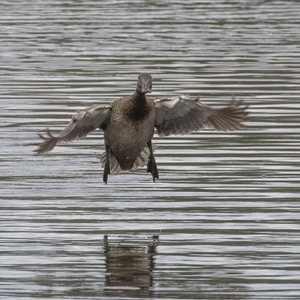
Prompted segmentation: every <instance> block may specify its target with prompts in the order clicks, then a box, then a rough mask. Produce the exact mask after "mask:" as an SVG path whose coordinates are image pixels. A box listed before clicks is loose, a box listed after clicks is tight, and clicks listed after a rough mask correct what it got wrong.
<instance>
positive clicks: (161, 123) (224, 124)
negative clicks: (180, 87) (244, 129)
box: [154, 95, 249, 136]
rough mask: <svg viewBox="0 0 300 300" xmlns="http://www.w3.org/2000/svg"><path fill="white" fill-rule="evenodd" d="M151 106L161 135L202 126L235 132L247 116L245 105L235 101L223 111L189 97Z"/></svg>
mask: <svg viewBox="0 0 300 300" xmlns="http://www.w3.org/2000/svg"><path fill="white" fill-rule="evenodd" d="M154 103H155V106H156V120H155V127H156V128H157V132H158V134H159V135H160V136H166V135H170V134H184V133H190V132H192V131H197V130H200V129H201V128H204V127H212V128H215V129H217V130H222V131H227V130H234V129H238V128H240V127H241V126H242V124H241V123H242V122H243V121H245V120H246V117H247V115H248V113H249V112H247V111H246V109H247V106H241V105H242V103H241V102H239V103H237V102H236V101H235V100H234V98H233V99H232V101H231V103H230V104H229V106H227V107H225V108H222V109H215V108H212V107H210V106H208V105H205V104H203V103H201V102H200V98H191V97H190V96H189V95H184V96H176V97H169V98H160V99H156V100H154Z"/></svg>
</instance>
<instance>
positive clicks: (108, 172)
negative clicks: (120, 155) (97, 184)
mask: <svg viewBox="0 0 300 300" xmlns="http://www.w3.org/2000/svg"><path fill="white" fill-rule="evenodd" d="M105 151H106V161H105V166H104V171H103V182H104V183H105V184H107V178H108V174H110V167H109V151H110V150H109V148H108V146H106V147H105Z"/></svg>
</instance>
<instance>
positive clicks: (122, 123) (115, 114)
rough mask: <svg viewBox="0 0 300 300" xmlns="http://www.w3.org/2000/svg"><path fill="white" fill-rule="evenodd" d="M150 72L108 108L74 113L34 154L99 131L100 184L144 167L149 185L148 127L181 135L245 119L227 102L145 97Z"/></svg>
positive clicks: (234, 125) (152, 168)
mask: <svg viewBox="0 0 300 300" xmlns="http://www.w3.org/2000/svg"><path fill="white" fill-rule="evenodd" d="M151 89H152V77H151V75H150V74H147V73H142V74H140V75H139V78H138V82H137V87H136V90H135V92H134V93H133V94H132V95H130V96H126V97H123V98H120V99H117V100H115V101H114V102H113V103H112V104H111V105H109V106H102V105H97V104H94V105H92V106H90V107H89V108H87V109H85V110H82V111H78V112H77V114H76V115H74V116H73V117H72V120H71V122H70V123H69V125H68V126H67V127H66V128H65V129H64V130H63V131H62V132H61V133H60V134H59V135H58V136H56V137H55V136H53V135H52V134H51V132H50V131H49V130H47V131H46V133H47V136H46V137H45V136H42V135H40V137H41V138H42V139H43V142H42V143H40V144H39V147H38V149H36V150H35V151H36V152H37V153H38V154H42V153H44V152H47V151H50V150H52V149H53V148H54V147H55V145H56V144H57V143H60V142H67V141H71V140H74V139H78V138H83V137H85V136H86V135H87V134H88V133H89V132H91V131H93V130H95V129H96V128H99V129H102V130H103V131H104V141H105V153H104V154H103V155H101V162H102V165H103V166H104V172H103V181H104V182H105V183H107V179H108V175H109V174H110V173H111V172H116V173H119V172H120V171H122V170H123V171H126V170H131V169H136V168H138V167H141V166H144V165H145V164H147V172H150V173H151V174H152V178H153V181H155V179H158V178H159V174H158V170H157V166H156V162H155V157H154V154H153V148H152V142H151V141H152V138H153V134H154V128H156V129H157V133H158V134H159V136H161V137H163V136H167V135H171V134H187V133H190V132H193V131H198V130H200V129H202V128H204V127H210V128H215V129H217V130H221V131H228V130H235V129H238V128H240V127H241V126H242V123H243V122H244V121H245V120H246V118H247V115H248V111H247V107H246V106H243V104H242V103H241V102H236V101H235V99H234V98H233V99H232V101H231V103H230V104H229V106H227V107H225V108H221V109H214V108H212V107H210V106H208V105H205V104H203V103H202V102H200V98H199V97H190V96H189V95H181V96H175V97H162V98H158V99H154V100H152V99H150V98H149V97H146V94H147V93H150V92H151Z"/></svg>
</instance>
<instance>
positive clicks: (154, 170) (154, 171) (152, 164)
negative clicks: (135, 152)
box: [147, 141, 159, 182]
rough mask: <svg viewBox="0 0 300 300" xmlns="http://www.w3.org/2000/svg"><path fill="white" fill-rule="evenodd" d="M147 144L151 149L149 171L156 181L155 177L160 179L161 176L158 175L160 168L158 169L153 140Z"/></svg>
mask: <svg viewBox="0 0 300 300" xmlns="http://www.w3.org/2000/svg"><path fill="white" fill-rule="evenodd" d="M147 146H148V148H149V150H150V155H149V160H148V164H147V173H151V174H152V178H153V182H155V178H157V179H158V178H159V176H158V170H157V166H156V161H155V157H154V155H153V149H152V142H151V141H150V142H148V143H147Z"/></svg>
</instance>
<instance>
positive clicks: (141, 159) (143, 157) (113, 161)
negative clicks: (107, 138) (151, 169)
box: [99, 146, 150, 173]
mask: <svg viewBox="0 0 300 300" xmlns="http://www.w3.org/2000/svg"><path fill="white" fill-rule="evenodd" d="M149 155H150V151H149V148H148V146H145V148H144V149H143V150H142V151H141V153H140V154H139V155H138V157H137V158H136V159H135V161H134V162H133V164H132V167H131V168H129V169H128V170H135V169H137V168H140V167H144V166H145V165H146V164H147V163H148V159H149ZM99 158H100V163H101V166H102V167H104V166H105V162H106V152H104V153H102V154H101V155H99ZM109 165H110V172H111V173H120V172H121V171H123V170H124V168H122V167H121V165H120V163H119V162H118V160H117V158H116V156H115V155H114V154H113V153H112V152H111V151H110V152H109ZM126 169H127V168H126Z"/></svg>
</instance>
